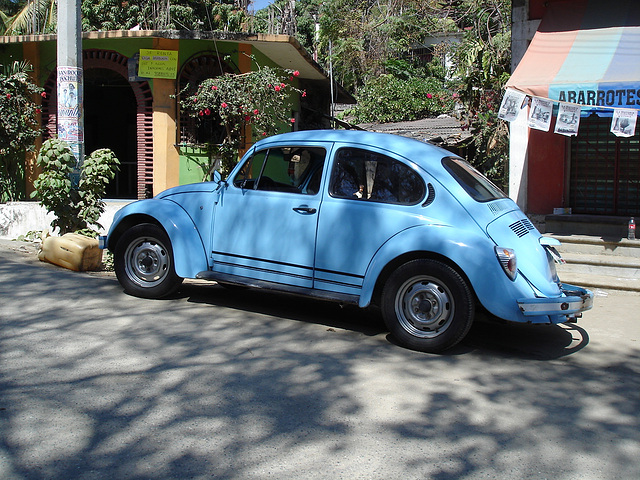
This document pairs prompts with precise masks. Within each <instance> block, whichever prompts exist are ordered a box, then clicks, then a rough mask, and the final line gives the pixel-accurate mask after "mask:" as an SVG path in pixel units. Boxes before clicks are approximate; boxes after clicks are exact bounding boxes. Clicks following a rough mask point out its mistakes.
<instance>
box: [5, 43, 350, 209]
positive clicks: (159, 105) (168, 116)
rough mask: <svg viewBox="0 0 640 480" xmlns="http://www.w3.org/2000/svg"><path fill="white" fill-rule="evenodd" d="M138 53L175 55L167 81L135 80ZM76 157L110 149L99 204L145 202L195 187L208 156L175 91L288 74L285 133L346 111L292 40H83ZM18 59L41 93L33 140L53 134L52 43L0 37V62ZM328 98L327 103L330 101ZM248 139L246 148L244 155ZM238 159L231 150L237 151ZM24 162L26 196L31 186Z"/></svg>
mask: <svg viewBox="0 0 640 480" xmlns="http://www.w3.org/2000/svg"><path fill="white" fill-rule="evenodd" d="M141 49H152V50H162V51H172V52H177V56H178V64H177V68H176V71H175V75H174V78H142V77H140V76H139V75H138V73H139V72H138V66H139V59H140V51H141ZM82 54H83V59H82V60H83V61H82V64H83V74H84V75H83V77H84V78H83V90H84V92H83V101H82V107H83V112H84V151H85V152H87V153H91V152H92V151H94V150H96V149H99V148H110V149H111V150H113V151H114V152H115V154H116V156H117V157H118V159H119V160H120V162H121V167H120V171H119V172H118V174H117V176H116V179H115V180H114V181H113V182H112V183H111V185H110V186H109V190H108V192H107V197H108V198H119V199H136V198H146V197H151V196H152V195H154V194H157V193H159V192H161V191H163V190H165V189H167V188H169V187H172V186H176V185H181V184H185V183H191V182H196V181H201V180H203V177H204V174H206V171H205V172H204V174H203V163H205V162H207V161H208V160H209V158H208V156H209V155H210V149H208V148H207V147H206V146H203V145H202V144H200V143H198V141H197V137H198V135H197V132H196V130H197V128H198V125H197V122H194V121H193V119H191V118H189V117H188V116H186V115H184V114H181V111H180V107H179V105H180V103H179V102H180V92H181V91H182V90H183V89H184V88H185V86H187V85H192V86H193V85H197V84H198V83H199V82H201V81H203V80H204V79H206V78H212V77H216V76H219V75H222V74H224V73H245V72H249V71H252V70H254V69H256V68H258V66H270V67H276V68H277V67H280V68H285V69H291V70H297V71H299V72H300V75H299V76H297V77H296V78H295V82H296V86H297V87H298V88H299V89H300V90H306V92H307V94H306V95H305V96H304V98H301V96H300V95H298V94H296V98H292V103H293V105H294V107H293V109H294V111H292V112H291V115H292V118H295V119H296V122H295V123H293V124H292V125H291V126H289V129H291V128H296V129H309V128H328V127H329V126H330V122H329V120H328V113H329V112H330V111H331V108H330V107H331V103H332V101H339V102H343V103H352V102H353V101H354V100H353V98H352V97H351V96H350V95H349V94H348V93H346V92H344V91H343V90H342V89H341V88H340V87H339V86H338V85H334V88H333V89H332V88H331V83H330V80H329V78H328V75H327V74H326V73H325V72H324V71H323V69H322V68H321V67H320V66H319V65H318V64H317V63H316V62H314V61H313V59H312V58H311V56H310V55H309V54H308V53H307V52H306V51H305V50H304V49H303V48H302V47H301V46H300V44H299V43H298V42H297V40H295V39H294V38H293V37H290V36H287V35H262V34H244V33H240V34H229V33H219V32H177V31H113V32H85V33H83V40H82ZM15 60H18V61H22V60H27V61H28V62H29V63H30V64H31V65H33V68H34V71H33V79H34V81H35V83H36V84H37V85H39V86H41V87H43V88H44V91H45V94H46V95H45V96H44V97H40V98H38V99H37V101H38V102H40V103H41V111H42V115H41V121H42V127H43V132H44V133H43V139H46V138H49V137H51V136H53V135H55V134H56V131H57V127H58V119H57V105H58V102H59V101H62V100H63V97H64V95H65V92H58V91H57V89H58V87H57V81H56V66H57V65H56V35H25V36H4V37H2V36H0V64H5V65H6V64H10V63H12V62H13V61H15ZM331 92H334V98H333V99H332V97H331ZM252 141H253V140H251V139H250V140H248V141H247V145H245V148H247V147H248V146H249V145H250V144H251V143H252ZM240 153H241V152H240ZM37 173H38V172H37V170H36V168H35V165H34V159H33V158H30V159H28V160H27V194H29V192H30V190H31V189H32V187H31V186H32V184H33V180H34V179H35V178H37Z"/></svg>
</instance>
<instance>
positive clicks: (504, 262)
mask: <svg viewBox="0 0 640 480" xmlns="http://www.w3.org/2000/svg"><path fill="white" fill-rule="evenodd" d="M495 252H496V257H497V258H498V261H499V262H500V265H501V266H502V269H503V270H504V273H506V274H507V277H509V278H510V279H511V280H512V281H513V280H515V279H516V275H517V274H518V262H517V261H516V252H514V251H513V249H511V248H505V247H495Z"/></svg>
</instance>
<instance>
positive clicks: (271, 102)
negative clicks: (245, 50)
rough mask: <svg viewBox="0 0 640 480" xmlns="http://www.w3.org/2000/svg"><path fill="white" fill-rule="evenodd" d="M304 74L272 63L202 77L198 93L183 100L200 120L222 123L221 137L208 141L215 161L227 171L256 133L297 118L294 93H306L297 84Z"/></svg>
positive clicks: (288, 124) (281, 126)
mask: <svg viewBox="0 0 640 480" xmlns="http://www.w3.org/2000/svg"><path fill="white" fill-rule="evenodd" d="M299 75H300V72H298V71H297V70H276V69H274V68H270V67H259V68H258V69H257V70H255V71H251V72H247V73H240V74H225V75H222V76H219V77H216V78H209V79H206V80H204V81H202V82H201V83H200V84H199V85H198V87H197V90H196V92H195V93H194V94H192V95H189V96H187V97H186V98H183V99H182V100H181V107H182V109H183V111H185V112H186V113H187V114H188V115H190V116H192V117H195V118H196V119H197V120H198V121H204V120H214V121H216V122H218V123H219V125H220V126H221V127H222V128H223V130H224V135H223V140H222V142H221V143H219V144H215V145H207V147H208V148H209V149H213V150H214V160H213V162H214V163H215V160H216V159H219V160H220V165H219V169H220V171H221V173H222V174H223V175H225V174H227V173H228V172H229V171H230V170H231V168H233V166H234V165H235V164H236V163H237V161H238V153H239V151H240V149H241V148H243V147H245V146H246V145H248V144H250V143H251V142H252V140H253V139H260V138H263V137H266V136H270V135H274V134H276V133H281V132H284V131H286V130H288V129H290V128H291V126H292V125H293V124H294V123H295V118H294V117H293V99H294V98H295V97H296V96H297V95H300V96H302V97H305V96H306V92H305V91H303V90H300V89H299V88H298V87H297V86H296V85H297V77H298V76H299ZM187 88H189V87H187ZM249 136H251V137H252V138H248V137H249ZM213 167H214V165H211V166H210V168H211V169H212V168H213ZM209 173H210V172H209Z"/></svg>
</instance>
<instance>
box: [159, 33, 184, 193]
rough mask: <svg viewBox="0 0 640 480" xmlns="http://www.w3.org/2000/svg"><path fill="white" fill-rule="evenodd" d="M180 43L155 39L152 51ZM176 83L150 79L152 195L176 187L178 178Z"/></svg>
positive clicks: (174, 48)
mask: <svg viewBox="0 0 640 480" xmlns="http://www.w3.org/2000/svg"><path fill="white" fill-rule="evenodd" d="M179 44H180V42H179V41H178V40H171V39H165V38H156V39H154V42H153V47H152V48H154V49H158V50H179ZM175 94H176V81H175V80H172V79H164V78H155V79H154V80H153V194H154V195H157V194H158V193H160V192H162V191H163V190H166V189H167V188H171V187H175V186H177V185H178V183H179V178H180V155H179V153H178V149H177V148H176V147H175V139H176V118H177V116H176V115H177V112H176V100H175V98H171V96H172V95H175Z"/></svg>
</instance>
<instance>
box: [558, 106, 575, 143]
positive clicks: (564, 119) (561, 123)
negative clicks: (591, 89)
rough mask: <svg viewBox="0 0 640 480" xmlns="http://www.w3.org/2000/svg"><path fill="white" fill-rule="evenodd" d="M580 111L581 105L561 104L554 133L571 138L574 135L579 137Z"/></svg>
mask: <svg viewBox="0 0 640 480" xmlns="http://www.w3.org/2000/svg"><path fill="white" fill-rule="evenodd" d="M580 109H581V107H580V105H574V104H571V103H560V106H559V107H558V118H557V119H556V127H555V129H554V133H559V134H561V135H567V136H569V137H570V136H572V135H578V128H579V127H580Z"/></svg>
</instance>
